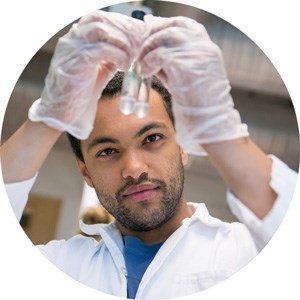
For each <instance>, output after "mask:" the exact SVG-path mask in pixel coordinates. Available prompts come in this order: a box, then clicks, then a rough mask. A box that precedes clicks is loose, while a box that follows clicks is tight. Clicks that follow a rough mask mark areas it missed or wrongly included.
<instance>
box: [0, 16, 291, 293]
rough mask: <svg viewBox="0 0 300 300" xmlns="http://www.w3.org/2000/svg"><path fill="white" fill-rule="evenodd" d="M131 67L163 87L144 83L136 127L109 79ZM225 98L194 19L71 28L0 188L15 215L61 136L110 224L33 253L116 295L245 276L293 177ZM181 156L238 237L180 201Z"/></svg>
mask: <svg viewBox="0 0 300 300" xmlns="http://www.w3.org/2000/svg"><path fill="white" fill-rule="evenodd" d="M134 58H137V59H138V62H139V64H140V66H141V72H142V74H143V75H144V76H146V77H151V76H153V75H156V76H157V77H158V78H159V79H160V80H161V82H163V84H164V86H165V87H167V90H166V89H165V87H164V86H163V85H162V84H161V82H160V81H159V80H158V79H157V78H156V77H154V78H153V81H152V89H151V92H150V105H149V112H148V115H147V116H146V117H145V118H142V119H139V118H137V117H136V116H135V115H134V114H133V115H129V116H125V115H122V114H121V113H120V111H119V106H120V91H121V87H122V73H120V72H117V68H119V69H121V70H126V69H127V68H128V67H129V65H130V62H131V61H132V60H133V59H134ZM229 91H230V86H229V83H228V80H227V77H226V73H225V70H224V67H223V62H222V57H221V53H220V51H219V49H218V48H217V47H216V46H215V45H214V44H213V43H212V42H211V41H210V39H209V37H208V35H207V33H206V31H205V29H204V28H203V26H201V25H200V24H198V23H196V22H195V21H193V20H190V19H188V18H182V17H176V18H156V17H153V16H146V17H145V19H144V22H141V21H138V20H134V19H132V18H128V17H125V16H122V15H118V14H111V13H103V12H95V13H93V14H91V15H88V16H86V17H84V18H82V19H81V20H80V22H79V23H78V24H76V25H74V26H73V27H72V29H71V30H70V32H69V33H68V34H67V35H66V36H64V37H63V38H61V39H60V40H59V42H58V45H57V47H56V50H55V53H54V57H53V59H52V62H51V66H50V69H49V73H48V75H47V78H46V82H45V88H44V91H43V93H42V96H41V99H39V100H37V101H36V102H34V104H33V105H32V107H31V108H30V111H29V120H28V121H26V122H25V123H24V125H23V126H22V127H21V128H20V129H19V130H18V131H17V132H16V133H15V134H14V135H13V136H12V137H11V138H10V139H9V140H8V141H7V142H6V143H5V144H4V145H3V146H2V147H1V156H2V168H3V177H4V180H5V182H6V183H7V191H8V195H9V197H10V200H11V202H12V205H13V207H14V209H15V212H16V214H17V216H19V217H20V215H21V213H22V209H23V207H24V205H25V203H26V198H27V194H28V192H29V190H30V188H31V186H32V184H33V182H34V179H35V176H36V173H37V171H38V170H39V168H40V166H41V165H42V163H43V161H44V159H45V158H46V157H47V155H48V153H49V151H50V150H51V147H52V146H53V145H54V143H55V142H56V140H57V139H58V137H59V136H60V134H61V133H62V132H63V131H66V132H68V133H69V134H70V135H69V136H70V140H71V142H72V145H73V147H74V152H75V153H76V155H77V162H78V166H79V169H80V172H81V174H82V176H83V178H84V180H85V181H86V182H87V184H88V185H89V186H91V187H93V188H94V189H95V191H96V193H97V195H98V197H99V200H100V201H101V203H102V205H103V206H104V207H105V208H106V209H107V210H108V212H109V213H111V214H112V215H113V216H114V218H115V219H116V221H115V222H113V223H111V224H109V225H90V226H88V225H85V224H81V229H82V230H83V231H84V232H85V233H87V234H90V235H94V234H100V235H101V237H102V241H101V242H100V243H96V242H95V241H94V239H92V238H87V237H83V236H75V237H73V238H71V239H69V240H67V241H53V242H50V243H49V244H47V245H42V246H39V249H40V250H41V251H42V253H44V255H45V256H46V257H47V258H48V259H49V260H51V261H52V262H53V263H54V264H55V265H56V266H57V267H59V268H60V269H61V270H63V271H64V272H65V273H67V274H68V275H70V276H71V277H73V278H75V279H76V280H78V281H80V282H82V283H84V284H86V285H88V286H90V287H93V288H95V289H98V290H100V291H103V292H106V293H109V294H113V295H115V296H120V297H125V298H126V297H128V298H142V299H160V298H172V297H180V296H186V295H189V294H192V293H195V292H199V291H201V290H203V289H206V288H208V287H211V286H213V285H214V284H217V283H219V282H220V281H222V280H224V279H225V278H228V277H229V276H231V275H232V274H234V273H235V272H236V271H238V270H239V269H240V268H242V267H243V266H245V265H246V264H247V263H248V262H249V261H250V260H251V259H252V258H253V257H255V255H256V254H257V251H258V250H260V249H261V248H262V247H263V246H264V245H265V244H266V243H267V242H268V240H269V239H270V238H271V236H272V234H273V233H274V232H275V230H276V228H277V227H278V225H279V224H280V221H281V220H282V217H283V215H284V212H285V210H286V208H287V206H288V204H289V200H290V198H291V196H292V192H293V188H292V187H293V186H294V184H295V181H296V174H295V172H293V171H292V170H290V169H289V168H288V167H287V166H286V165H285V164H283V163H282V162H281V161H279V160H278V159H277V158H275V157H268V156H267V155H266V154H265V153H264V152H263V151H261V150H260V149H259V148H258V147H257V146H256V145H255V144H254V143H253V142H252V141H251V140H250V138H249V137H248V131H247V126H246V125H245V124H242V123H241V120H240V116H239V113H238V112H237V111H236V110H235V109H234V106H233V102H232V99H231V96H230V93H229ZM169 92H170V94H171V95H172V106H171V103H170V98H171V95H170V94H169ZM99 98H100V100H99ZM173 113H174V117H175V122H174V119H173ZM26 145H27V146H26ZM24 147H26V148H24ZM20 149H22V151H20ZM187 153H192V154H196V155H203V154H206V155H208V157H209V158H210V160H211V162H212V163H213V164H214V165H215V167H216V169H217V170H218V171H219V174H220V175H221V176H222V178H223V179H224V181H225V182H226V184H227V186H228V188H229V189H230V191H231V193H229V195H228V197H229V201H230V205H231V208H232V209H233V211H234V212H235V213H236V214H237V216H238V217H239V218H240V219H241V221H243V222H244V223H245V224H246V225H247V227H248V228H247V227H246V226H245V225H243V224H241V223H232V224H229V223H225V222H222V221H220V220H218V219H215V218H212V217H211V216H210V215H209V213H208V211H207V209H206V208H205V206H204V204H193V203H188V202H187V201H188V200H187V199H186V198H185V194H184V192H183V182H184V175H183V166H184V164H185V163H186V162H187V159H188V158H187ZM20 162H22V166H23V168H22V169H21V170H20V167H19V166H20ZM16 191H18V195H17V193H16ZM249 230H250V231H251V233H252V235H251V234H250V232H249Z"/></svg>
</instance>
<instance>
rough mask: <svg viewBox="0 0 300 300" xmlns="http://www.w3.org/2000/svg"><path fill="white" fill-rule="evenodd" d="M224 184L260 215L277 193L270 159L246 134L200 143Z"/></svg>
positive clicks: (260, 216)
mask: <svg viewBox="0 0 300 300" xmlns="http://www.w3.org/2000/svg"><path fill="white" fill-rule="evenodd" d="M202 146H203V148H204V149H205V151H206V152H207V153H208V156H209V159H210V161H211V162H212V164H213V165H214V166H215V168H216V169H217V171H218V172H219V174H220V175H221V177H222V178H223V180H224V182H225V183H226V185H227V187H228V188H229V189H230V190H231V191H232V192H233V193H234V194H235V195H236V197H237V198H238V199H240V200H241V202H242V203H243V204H244V205H246V206H247V207H248V208H249V209H250V210H251V211H252V212H254V214H255V215H256V216H257V217H258V218H260V219H263V218H264V217H265V216H266V215H267V214H268V213H269V212H270V210H271V209H272V207H273V205H274V202H275V200H276V197H277V194H276V193H275V191H274V190H273V189H272V187H271V185H270V182H271V171H272V160H271V159H270V158H269V157H268V156H267V155H266V154H265V153H264V152H263V151H262V150H261V149H260V148H259V147H258V146H257V145H256V144H255V143H253V142H252V140H251V139H250V138H248V137H245V138H239V139H234V140H231V141H226V142H219V143H212V144H206V145H202Z"/></svg>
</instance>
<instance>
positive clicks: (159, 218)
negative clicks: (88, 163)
mask: <svg viewBox="0 0 300 300" xmlns="http://www.w3.org/2000/svg"><path fill="white" fill-rule="evenodd" d="M174 169H175V170H174ZM168 174H174V175H173V176H171V177H170V180H169V184H166V182H164V181H162V180H159V179H154V178H149V177H148V175H147V174H145V173H143V174H141V175H140V177H139V178H138V179H132V178H130V179H129V180H128V181H127V182H126V183H125V184H124V185H123V186H122V187H121V188H120V189H119V190H118V191H117V192H116V194H115V197H112V196H111V195H109V194H108V193H106V192H105V191H104V190H100V189H99V188H97V187H96V186H94V187H95V191H96V194H97V196H98V198H99V200H100V202H101V204H102V206H103V207H104V208H105V209H106V210H107V211H108V212H109V213H110V214H111V215H112V216H113V217H114V218H115V219H116V220H117V222H119V223H120V224H121V225H122V226H123V227H125V228H127V229H129V230H132V231H138V232H145V231H150V230H153V229H156V228H158V227H160V226H162V225H164V224H165V223H167V222H168V221H169V220H170V219H171V218H172V217H173V216H174V215H175V213H176V211H177V209H178V207H179V206H180V203H181V199H182V192H183V186H184V170H183V165H182V162H181V160H180V162H179V163H178V164H177V166H176V168H172V170H170V172H168ZM143 183H153V184H154V185H155V186H157V187H158V191H159V192H160V193H161V199H160V201H159V205H155V206H153V205H151V204H149V203H148V201H144V202H141V203H140V206H139V207H138V208H136V209H133V208H130V207H127V206H126V199H124V197H123V196H122V194H123V193H124V191H125V190H126V189H128V188H129V187H131V186H134V185H139V184H143Z"/></svg>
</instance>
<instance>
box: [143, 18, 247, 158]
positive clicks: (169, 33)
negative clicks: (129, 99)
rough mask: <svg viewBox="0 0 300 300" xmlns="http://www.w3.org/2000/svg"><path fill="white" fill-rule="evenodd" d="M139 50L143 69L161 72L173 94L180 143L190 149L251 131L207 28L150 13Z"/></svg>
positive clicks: (197, 149) (200, 152) (200, 150)
mask: <svg viewBox="0 0 300 300" xmlns="http://www.w3.org/2000/svg"><path fill="white" fill-rule="evenodd" d="M144 21H145V24H146V27H147V30H149V35H148V38H147V39H146V40H145V42H144V44H143V46H142V49H141V52H140V57H139V60H140V64H141V67H142V74H144V76H146V77H149V76H150V75H153V74H156V75H157V76H158V77H159V78H160V79H161V81H162V82H163V83H164V85H165V86H166V87H167V89H168V90H169V91H170V93H171V94H172V97H173V102H172V103H173V112H174V116H175V124H176V137H177V142H178V143H179V144H180V145H181V147H182V148H183V149H184V150H185V151H186V152H187V153H190V154H195V155H203V154H206V153H205V152H204V150H203V148H202V147H201V145H202V144H207V143H213V142H219V141H226V140H231V139H235V138H238V137H242V136H247V135H248V130H247V126H246V125H244V124H241V119H240V115H239V113H238V111H237V110H235V109H234V104H233V101H232V98H231V95H230V84H229V81H228V79H227V75H226V72H225V68H224V63H223V59H222V55H221V51H220V49H219V48H218V47H217V46H216V45H215V44H214V43H213V42H212V41H211V40H210V38H209V36H208V34H207V32H206V30H205V28H204V27H203V26H202V25H201V24H199V23H197V22H196V21H194V20H192V19H189V18H186V17H172V18H161V17H154V16H150V15H147V16H145V17H144Z"/></svg>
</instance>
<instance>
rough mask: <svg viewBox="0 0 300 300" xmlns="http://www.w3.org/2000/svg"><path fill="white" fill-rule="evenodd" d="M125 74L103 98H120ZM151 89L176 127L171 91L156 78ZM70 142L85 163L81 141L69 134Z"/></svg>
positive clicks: (111, 83) (110, 84)
mask: <svg viewBox="0 0 300 300" xmlns="http://www.w3.org/2000/svg"><path fill="white" fill-rule="evenodd" d="M123 78H124V73H123V72H117V73H116V75H115V76H114V77H113V78H112V79H111V80H110V81H109V82H108V84H107V86H106V87H105V89H104V90H103V92H102V95H101V98H106V99H111V98H114V97H115V96H118V95H119V94H120V93H121V90H122V84H123ZM151 87H152V89H154V90H155V91H156V92H158V94H159V95H160V96H161V98H162V100H163V103H164V106H165V108H166V111H167V113H168V115H169V117H170V120H171V122H172V124H173V126H174V125H175V120H174V115H173V111H172V97H171V94H170V93H169V91H168V90H167V89H166V88H165V87H164V86H163V84H162V83H161V81H160V80H159V79H158V78H157V77H156V76H153V77H152V81H151ZM67 136H68V140H69V142H70V145H71V148H72V150H73V152H74V154H75V155H76V157H77V158H78V159H80V160H81V161H82V162H84V158H83V155H82V151H81V142H80V140H79V139H77V138H75V137H74V136H72V135H71V134H69V133H67Z"/></svg>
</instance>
